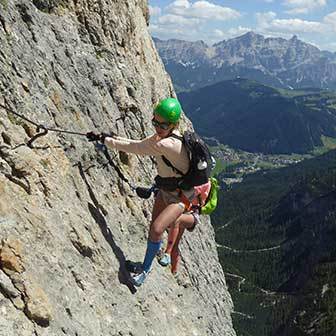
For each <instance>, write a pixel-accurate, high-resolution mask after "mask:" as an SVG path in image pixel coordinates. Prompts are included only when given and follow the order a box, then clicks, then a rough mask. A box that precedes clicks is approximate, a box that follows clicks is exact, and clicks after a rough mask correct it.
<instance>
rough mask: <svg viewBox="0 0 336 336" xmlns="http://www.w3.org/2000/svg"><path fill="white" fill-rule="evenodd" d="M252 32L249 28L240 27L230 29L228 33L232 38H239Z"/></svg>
mask: <svg viewBox="0 0 336 336" xmlns="http://www.w3.org/2000/svg"><path fill="white" fill-rule="evenodd" d="M251 30H253V29H252V28H249V27H242V26H238V27H234V28H230V29H229V30H228V32H227V35H228V37H230V38H232V37H237V36H240V35H243V34H246V33H248V32H250V31H251Z"/></svg>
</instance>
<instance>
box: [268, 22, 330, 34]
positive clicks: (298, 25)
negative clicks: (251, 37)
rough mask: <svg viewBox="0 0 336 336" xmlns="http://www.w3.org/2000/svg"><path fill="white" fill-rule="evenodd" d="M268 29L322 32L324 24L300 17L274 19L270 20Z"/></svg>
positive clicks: (293, 31) (291, 31)
mask: <svg viewBox="0 0 336 336" xmlns="http://www.w3.org/2000/svg"><path fill="white" fill-rule="evenodd" d="M268 30H270V31H273V32H274V31H275V32H289V33H322V32H324V31H325V26H324V25H323V24H321V23H320V22H315V21H305V20H301V19H289V20H284V19H282V20H280V19H275V20H273V21H272V22H270V24H269V26H268Z"/></svg>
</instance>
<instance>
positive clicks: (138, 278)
mask: <svg viewBox="0 0 336 336" xmlns="http://www.w3.org/2000/svg"><path fill="white" fill-rule="evenodd" d="M148 274H149V272H146V271H142V272H141V273H139V274H134V275H132V277H131V281H132V283H133V285H134V286H136V287H140V286H141V285H142V284H143V283H144V282H145V280H146V278H147V275H148Z"/></svg>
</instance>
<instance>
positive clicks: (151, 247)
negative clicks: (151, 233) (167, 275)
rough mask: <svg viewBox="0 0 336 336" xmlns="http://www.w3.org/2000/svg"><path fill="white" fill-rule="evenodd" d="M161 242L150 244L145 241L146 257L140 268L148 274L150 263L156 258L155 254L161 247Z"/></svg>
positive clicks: (150, 242)
mask: <svg viewBox="0 0 336 336" xmlns="http://www.w3.org/2000/svg"><path fill="white" fill-rule="evenodd" d="M161 243H162V240H160V241H158V242H152V241H150V240H149V239H148V241H147V250H146V255H145V259H144V262H143V264H142V268H143V270H144V271H145V272H149V270H150V268H151V266H152V262H153V260H154V258H155V256H156V254H157V253H158V252H159V250H160V247H161Z"/></svg>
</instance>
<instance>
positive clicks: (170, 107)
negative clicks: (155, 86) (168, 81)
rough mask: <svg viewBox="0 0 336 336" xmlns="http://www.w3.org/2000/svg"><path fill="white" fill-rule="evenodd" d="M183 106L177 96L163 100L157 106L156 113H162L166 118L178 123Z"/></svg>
mask: <svg viewBox="0 0 336 336" xmlns="http://www.w3.org/2000/svg"><path fill="white" fill-rule="evenodd" d="M181 112H182V107H181V105H180V103H179V101H178V100H177V99H175V98H166V99H163V100H161V101H160V102H159V103H158V104H157V105H156V107H155V109H154V113H156V114H158V115H160V116H161V117H162V118H163V119H164V120H166V121H168V122H170V123H172V124H176V123H177V122H178V121H179V119H180V117H181Z"/></svg>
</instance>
